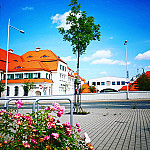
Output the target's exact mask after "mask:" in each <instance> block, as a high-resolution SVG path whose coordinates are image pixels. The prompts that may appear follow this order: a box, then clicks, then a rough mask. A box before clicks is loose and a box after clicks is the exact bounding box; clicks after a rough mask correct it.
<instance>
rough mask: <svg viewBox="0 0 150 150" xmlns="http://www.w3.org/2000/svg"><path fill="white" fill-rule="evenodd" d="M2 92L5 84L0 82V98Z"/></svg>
mask: <svg viewBox="0 0 150 150" xmlns="http://www.w3.org/2000/svg"><path fill="white" fill-rule="evenodd" d="M3 91H5V84H4V83H1V82H0V97H1V93H2V92H3Z"/></svg>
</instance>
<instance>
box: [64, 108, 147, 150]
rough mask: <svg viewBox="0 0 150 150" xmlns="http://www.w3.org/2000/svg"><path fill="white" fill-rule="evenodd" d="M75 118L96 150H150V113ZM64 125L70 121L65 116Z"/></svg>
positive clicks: (99, 112)
mask: <svg viewBox="0 0 150 150" xmlns="http://www.w3.org/2000/svg"><path fill="white" fill-rule="evenodd" d="M89 111H90V114H88V115H74V116H73V121H74V125H75V124H76V122H79V123H80V125H81V127H82V132H81V136H83V135H84V133H85V132H87V133H88V135H89V137H90V139H91V143H92V144H93V145H94V147H95V150H150V109H90V110H89ZM62 121H69V115H63V117H62Z"/></svg>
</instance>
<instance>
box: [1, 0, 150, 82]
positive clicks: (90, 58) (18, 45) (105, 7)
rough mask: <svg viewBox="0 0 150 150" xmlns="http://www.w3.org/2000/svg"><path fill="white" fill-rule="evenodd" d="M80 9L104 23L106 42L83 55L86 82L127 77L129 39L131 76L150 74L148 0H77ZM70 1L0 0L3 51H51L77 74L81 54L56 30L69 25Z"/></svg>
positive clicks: (102, 25)
mask: <svg viewBox="0 0 150 150" xmlns="http://www.w3.org/2000/svg"><path fill="white" fill-rule="evenodd" d="M78 2H80V3H81V10H82V11H83V10H85V11H86V12H87V16H93V17H94V18H95V24H100V25H101V28H100V32H101V41H100V42H97V41H93V42H91V44H90V45H89V46H88V48H87V50H86V54H84V55H82V56H81V57H80V75H81V76H82V77H83V78H85V79H86V80H88V79H91V78H97V77H102V76H116V77H126V66H125V62H126V57H125V46H124V41H125V40H127V41H128V42H127V56H128V57H127V58H128V70H129V78H130V79H131V78H132V77H133V76H135V75H136V74H137V68H138V69H139V72H138V73H142V68H144V70H145V71H148V70H150V19H149V18H150V1H149V0H142V1H141V0H126V1H123V0H78ZM68 4H70V0H57V1H52V0H51V1H50V0H0V6H1V8H0V48H2V49H5V50H6V48H7V27H8V19H9V18H10V22H11V25H12V26H14V27H16V28H18V29H22V30H24V31H25V34H24V35H22V34H20V33H19V32H18V31H16V30H14V29H12V28H10V43H9V48H11V49H13V50H14V53H16V54H19V55H22V54H24V53H25V52H27V51H32V50H35V48H36V47H40V48H41V49H50V50H52V51H53V52H54V53H55V54H57V55H58V56H60V57H61V58H62V59H63V60H65V61H66V62H67V64H68V66H69V67H70V68H71V69H73V70H74V71H76V55H74V54H73V53H72V47H71V46H70V43H69V42H64V41H63V39H62V38H63V36H62V35H61V34H59V32H58V29H57V27H59V26H64V25H65V17H66V15H67V14H68V12H69V10H70V7H69V6H68Z"/></svg>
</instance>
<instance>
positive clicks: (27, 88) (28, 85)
mask: <svg viewBox="0 0 150 150" xmlns="http://www.w3.org/2000/svg"><path fill="white" fill-rule="evenodd" d="M33 87H34V83H33V82H32V83H30V82H25V83H24V85H23V89H24V96H28V93H29V91H30V90H31V89H33Z"/></svg>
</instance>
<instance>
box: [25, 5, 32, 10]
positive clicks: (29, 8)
mask: <svg viewBox="0 0 150 150" xmlns="http://www.w3.org/2000/svg"><path fill="white" fill-rule="evenodd" d="M33 9H34V7H28V6H26V7H24V8H22V10H33Z"/></svg>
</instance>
